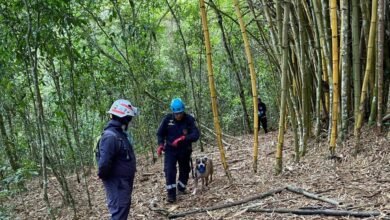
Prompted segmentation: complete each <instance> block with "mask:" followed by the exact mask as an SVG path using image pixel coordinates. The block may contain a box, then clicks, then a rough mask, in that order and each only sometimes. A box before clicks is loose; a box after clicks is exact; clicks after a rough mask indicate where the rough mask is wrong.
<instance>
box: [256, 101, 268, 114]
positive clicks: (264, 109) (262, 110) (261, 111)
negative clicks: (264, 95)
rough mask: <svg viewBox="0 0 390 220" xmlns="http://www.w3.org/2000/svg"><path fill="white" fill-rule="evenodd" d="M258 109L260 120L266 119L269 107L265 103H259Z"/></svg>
mask: <svg viewBox="0 0 390 220" xmlns="http://www.w3.org/2000/svg"><path fill="white" fill-rule="evenodd" d="M257 107H258V114H259V117H260V118H264V117H266V116H267V115H266V114H267V106H266V105H265V104H264V103H263V102H258V104H257Z"/></svg>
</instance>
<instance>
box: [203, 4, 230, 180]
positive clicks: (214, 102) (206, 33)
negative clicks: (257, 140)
mask: <svg viewBox="0 0 390 220" xmlns="http://www.w3.org/2000/svg"><path fill="white" fill-rule="evenodd" d="M199 7H200V11H201V18H202V27H203V35H204V41H205V46H206V57H207V70H208V79H209V88H210V96H211V107H212V111H213V121H214V127H215V133H217V144H218V148H219V152H220V156H221V162H222V166H223V168H224V170H225V174H226V176H227V177H228V179H229V181H230V182H232V181H233V179H232V176H231V174H230V171H229V166H228V164H227V162H226V156H225V149H224V147H223V144H222V134H221V133H222V131H221V127H220V125H219V118H218V107H217V95H216V89H215V82H214V72H213V66H212V65H213V61H212V56H211V45H210V36H209V29H208V24H207V14H206V7H205V3H204V0H199Z"/></svg>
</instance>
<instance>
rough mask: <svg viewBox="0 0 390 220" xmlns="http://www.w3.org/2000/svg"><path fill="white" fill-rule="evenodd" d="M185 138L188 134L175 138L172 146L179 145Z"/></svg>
mask: <svg viewBox="0 0 390 220" xmlns="http://www.w3.org/2000/svg"><path fill="white" fill-rule="evenodd" d="M185 139H186V136H184V135H182V136H180V137H178V138H176V140H174V141H173V142H172V146H174V147H177V145H178V144H179V142H180V141H184V140H185Z"/></svg>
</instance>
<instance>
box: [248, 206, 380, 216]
mask: <svg viewBox="0 0 390 220" xmlns="http://www.w3.org/2000/svg"><path fill="white" fill-rule="evenodd" d="M247 212H267V213H292V214H296V215H327V216H353V217H360V218H364V217H372V216H378V215H380V214H381V213H380V212H377V211H368V212H359V211H346V210H334V209H324V210H305V209H259V208H249V209H248V210H247Z"/></svg>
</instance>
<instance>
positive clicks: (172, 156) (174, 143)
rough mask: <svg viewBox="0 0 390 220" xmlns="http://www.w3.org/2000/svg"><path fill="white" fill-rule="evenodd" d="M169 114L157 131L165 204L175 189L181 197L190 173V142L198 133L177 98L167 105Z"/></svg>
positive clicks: (173, 196)
mask: <svg viewBox="0 0 390 220" xmlns="http://www.w3.org/2000/svg"><path fill="white" fill-rule="evenodd" d="M171 110H172V113H170V114H168V115H166V116H165V117H164V119H163V120H162V121H161V124H160V126H159V128H158V130H157V142H158V145H159V146H158V148H157V154H158V156H161V154H162V152H163V151H165V157H164V172H165V180H166V189H167V194H168V196H167V201H168V202H170V203H172V202H175V201H176V188H177V190H178V191H179V193H182V194H185V192H186V186H187V182H188V178H189V174H190V171H191V167H190V160H191V153H192V146H191V143H192V142H195V141H197V140H198V139H199V130H198V128H197V127H196V125H195V119H194V117H192V116H191V115H189V114H187V113H185V112H184V110H185V105H184V103H183V102H182V100H181V99H180V98H175V99H173V100H172V102H171ZM177 163H178V164H179V179H178V181H177V184H176V173H177V169H176V164H177Z"/></svg>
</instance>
